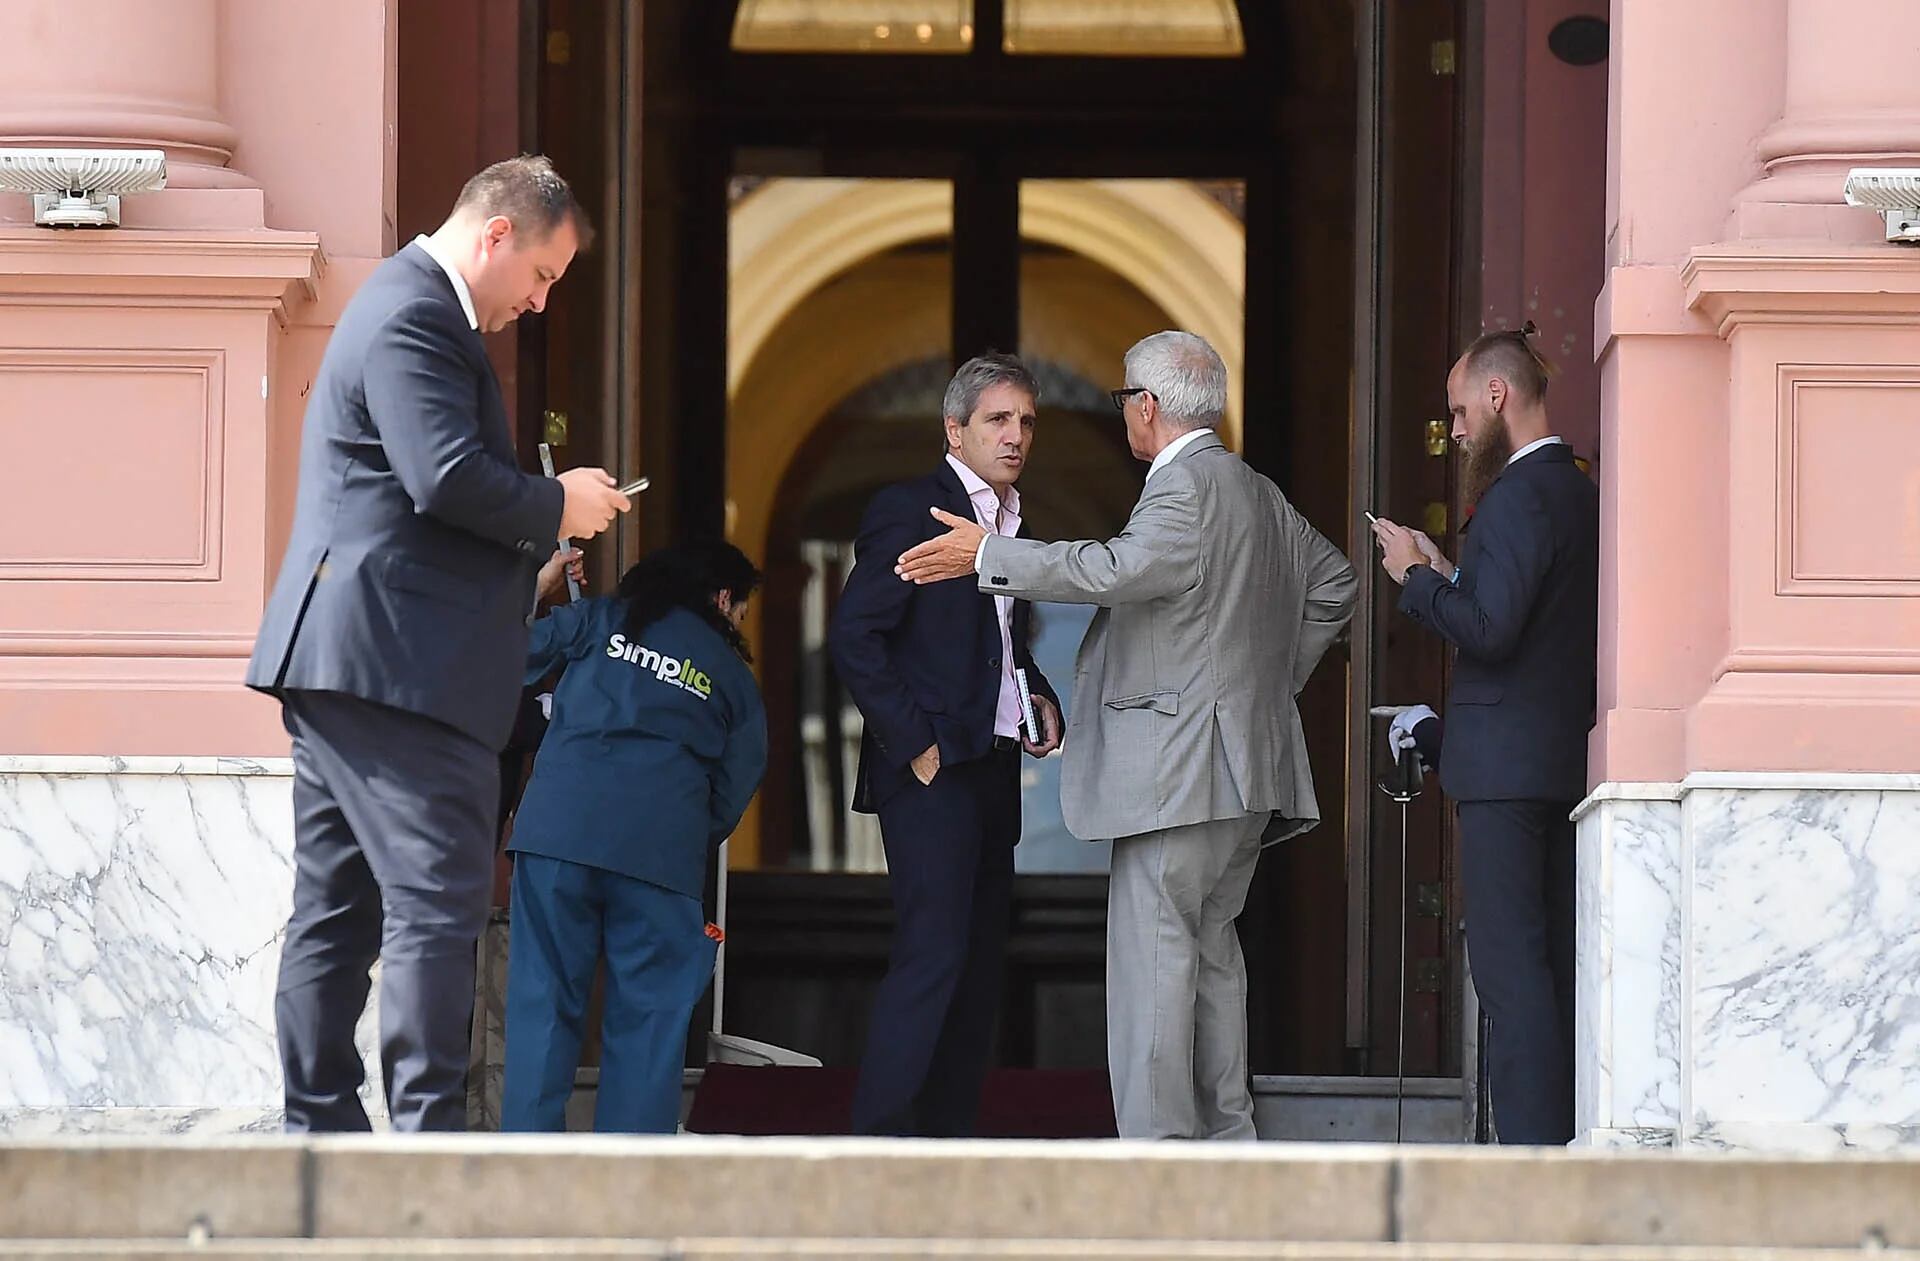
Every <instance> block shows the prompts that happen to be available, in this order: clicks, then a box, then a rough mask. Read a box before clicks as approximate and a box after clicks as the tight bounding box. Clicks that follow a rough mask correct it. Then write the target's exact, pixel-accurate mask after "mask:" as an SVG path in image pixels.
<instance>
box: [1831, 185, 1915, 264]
mask: <svg viewBox="0 0 1920 1261" xmlns="http://www.w3.org/2000/svg"><path fill="white" fill-rule="evenodd" d="M1844 191H1845V193H1846V198H1847V204H1848V205H1849V206H1866V207H1869V208H1871V209H1873V210H1878V211H1879V212H1880V213H1881V214H1883V215H1885V216H1886V219H1887V240H1889V241H1900V242H1903V243H1905V244H1909V245H1920V167H1911V166H1907V167H1894V166H1857V167H1855V168H1854V169H1853V170H1851V171H1848V172H1847V182H1846V186H1845V189H1844Z"/></svg>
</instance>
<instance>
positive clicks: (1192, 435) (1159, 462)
mask: <svg viewBox="0 0 1920 1261" xmlns="http://www.w3.org/2000/svg"><path fill="white" fill-rule="evenodd" d="M1212 432H1213V429H1212V428H1211V427H1210V426H1207V425H1202V426H1201V427H1200V428H1198V429H1189V430H1187V432H1185V433H1183V434H1181V435H1180V436H1179V437H1178V438H1175V439H1174V440H1173V441H1172V442H1169V443H1168V444H1167V445H1166V446H1164V447H1162V448H1160V454H1159V455H1156V456H1154V457H1153V463H1151V464H1149V465H1147V476H1148V477H1152V476H1153V475H1154V474H1155V473H1158V472H1159V471H1160V470H1161V469H1163V468H1165V467H1167V465H1169V464H1171V463H1173V457H1174V456H1176V455H1179V454H1180V453H1181V452H1182V451H1185V450H1186V449H1187V448H1188V447H1190V446H1192V445H1193V444H1194V442H1195V441H1196V440H1197V439H1199V438H1201V437H1203V436H1204V435H1206V434H1210V433H1212Z"/></svg>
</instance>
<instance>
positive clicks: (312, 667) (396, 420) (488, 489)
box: [247, 157, 631, 1131]
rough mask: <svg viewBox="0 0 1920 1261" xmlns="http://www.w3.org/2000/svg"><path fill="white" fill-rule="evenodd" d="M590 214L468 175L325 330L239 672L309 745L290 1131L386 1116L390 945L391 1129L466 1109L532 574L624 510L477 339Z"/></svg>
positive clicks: (553, 196) (297, 798) (300, 786)
mask: <svg viewBox="0 0 1920 1261" xmlns="http://www.w3.org/2000/svg"><path fill="white" fill-rule="evenodd" d="M590 233H591V229H590V228H589V227H588V226H587V222H586V218H585V216H584V214H583V213H582V212H581V210H580V207H579V206H578V204H577V203H576V202H575V201H574V199H573V193H572V191H571V190H570V189H569V188H568V187H567V184H566V181H565V180H563V179H561V178H560V176H559V174H558V173H556V172H555V171H554V169H553V166H552V164H551V163H550V162H548V161H547V159H545V158H544V157H520V158H514V159H510V160H508V161H505V162H500V163H496V164H495V165H493V166H490V167H488V168H487V169H486V170H484V171H482V172H480V174H478V175H476V176H474V177H473V179H472V180H470V181H468V183H467V186H466V187H465V188H464V189H463V190H462V191H461V193H460V197H459V200H458V201H457V202H456V203H455V205H454V208H453V213H452V214H451V215H450V216H449V217H448V219H447V221H446V222H445V223H444V224H442V225H441V226H440V228H439V229H438V230H437V231H435V232H434V234H433V235H432V236H430V237H429V236H422V237H419V238H416V239H415V240H414V241H413V243H412V244H410V245H408V246H407V247H406V248H405V249H402V250H401V251H400V252H399V253H397V254H395V255H394V256H393V257H392V258H389V259H388V260H387V261H386V262H384V263H382V264H381V265H380V266H379V267H378V268H377V269H375V271H374V273H373V274H372V275H371V276H369V277H368V278H367V280H366V282H365V283H364V284H363V285H362V286H361V287H360V290H359V292H357V293H356V294H355V295H354V296H353V299H352V300H351V301H350V302H349V303H348V304H347V306H346V309H345V310H344V311H342V312H341V314H340V322H339V324H338V326H337V327H336V328H335V329H334V332H333V337H332V339H331V340H330V341H329V342H328V344H327V350H326V355H325V357H324V358H323V359H322V360H321V363H320V371H319V374H318V376H316V378H315V379H314V383H313V394H312V398H311V400H310V401H309V403H308V404H307V415H306V423H305V428H304V431H303V433H302V436H301V449H300V486H299V495H298V498H297V500H296V503H295V508H294V518H293V531H292V535H291V537H290V538H289V540H288V543H287V551H286V556H285V558H284V559H283V560H282V562H281V565H280V573H279V579H278V581H277V582H276V584H275V586H274V590H273V595H272V597H271V598H270V599H269V601H268V603H267V608H266V614H265V617H264V618H263V619H262V621H261V625H260V633H259V637H258V639H257V641H256V643H255V646H254V652H253V660H252V663H251V664H250V665H249V667H248V670H247V684H248V686H250V687H254V688H258V689H260V690H261V691H264V692H268V693H270V694H272V695H274V696H277V697H279V699H280V702H281V709H282V717H283V721H284V722H285V724H286V728H287V732H288V734H289V735H290V736H291V737H292V740H293V768H294V782H293V809H294V886H293V914H292V917H291V919H290V920H289V921H288V923H287V932H286V937H285V940H284V941H283V943H282V945H281V955H280V980H279V989H278V992H277V994H276V997H275V1000H274V1016H275V1022H276V1024H277V1025H278V1028H279V1036H280V1060H281V1068H282V1071H283V1073H284V1074H285V1079H286V1108H287V1112H286V1127H287V1129H288V1130H290V1131H306V1130H364V1129H367V1128H368V1124H367V1116H366V1112H365V1110H364V1109H363V1108H362V1107H361V1106H360V1100H359V1097H358V1090H359V1087H360V1084H361V1081H362V1077H363V1074H362V1071H361V1067H360V1058H359V1056H358V1054H356V1052H355V1050H354V1045H353V1029H354V1024H355V1022H356V1021H357V1020H358V1019H359V1017H360V1013H361V1010H362V1009H363V1008H364V1007H365V1006H366V1000H367V990H368V987H369V984H370V982H369V978H368V970H369V969H370V968H371V966H372V964H373V962H374V960H375V958H376V957H377V958H379V959H380V961H381V981H380V1050H381V1064H382V1068H383V1077H384V1078H385V1082H384V1084H385V1087H386V1096H387V1107H388V1113H389V1115H390V1117H391V1119H392V1123H393V1128H394V1129H396V1130H457V1129H464V1128H465V1127H466V1068H467V1058H468V1055H467V1048H468V1042H469V1021H470V1019H471V1012H472V1006H473V985H474V943H475V942H476V940H477V939H478V938H479V935H480V930H481V927H482V926H483V924H484V923H485V920H486V913H487V902H488V895H489V892H490V889H491V877H492V869H493V849H494V831H495V824H496V817H495V811H496V809H497V807H498V804H499V803H498V793H499V775H500V767H499V762H498V760H497V759H498V754H499V751H500V749H501V747H502V746H503V745H504V744H505V743H506V740H507V736H508V733H509V731H510V730H511V728H512V725H513V717H514V707H515V705H516V703H517V702H518V700H519V696H520V674H521V670H522V668H523V667H524V665H525V662H526V653H527V621H528V618H529V614H530V613H531V610H532V607H533V600H534V578H535V574H536V572H537V571H538V569H539V568H540V565H541V562H543V561H545V560H546V559H547V558H548V557H549V556H550V555H552V553H553V552H554V541H555V539H556V538H557V537H559V536H561V535H567V536H571V537H575V538H586V537H589V536H591V535H594V534H598V533H599V532H600V531H601V530H604V529H605V528H606V527H607V525H608V524H609V523H610V522H611V521H612V520H613V518H614V516H615V515H616V514H617V513H619V512H624V511H626V510H627V509H628V508H629V507H630V506H631V505H630V504H629V503H628V502H627V500H626V499H625V498H624V497H623V496H621V495H620V494H619V492H618V491H617V490H616V489H615V488H614V484H613V479H612V478H611V477H609V476H607V474H606V473H605V472H603V471H602V470H600V469H570V470H568V471H567V472H566V473H563V474H562V475H561V476H560V477H559V478H558V479H555V480H549V479H546V478H542V477H538V476H530V475H528V474H526V473H523V472H521V471H520V469H519V468H518V467H517V465H516V462H515V458H514V449H513V438H512V434H511V432H510V430H509V429H508V426H507V414H506V406H505V404H504V402H503V401H502V399H501V395H500V383H499V381H498V380H497V379H495V377H494V374H493V369H492V367H491V366H490V365H489V363H488V361H487V351H486V346H485V344H484V343H483V342H482V341H481V339H480V335H481V333H482V332H494V331H496V330H499V329H502V328H505V327H506V326H507V325H508V324H510V323H512V322H513V321H514V320H515V319H516V318H518V317H519V316H520V315H522V314H524V313H525V312H527V311H539V310H541V309H543V308H544V307H545V305H546V301H547V293H548V291H549V290H550V289H551V288H552V287H553V284H554V282H555V281H557V280H559V279H560V276H561V274H562V273H564V272H565V271H566V269H567V265H568V264H569V263H570V262H571V261H572V259H573V256H574V252H575V251H576V250H577V249H579V248H581V247H583V246H584V245H586V244H587V243H588V240H589V237H590Z"/></svg>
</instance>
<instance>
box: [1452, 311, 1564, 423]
mask: <svg viewBox="0 0 1920 1261" xmlns="http://www.w3.org/2000/svg"><path fill="white" fill-rule="evenodd" d="M1539 331H1540V330H1539V329H1537V328H1535V327H1534V325H1533V321H1532V320H1528V321H1527V322H1526V323H1525V324H1524V325H1522V326H1521V327H1519V328H1510V329H1501V330H1498V331H1496V332H1492V333H1482V334H1480V336H1478V337H1476V338H1474V340H1473V345H1471V346H1469V347H1467V353H1466V354H1464V355H1462V356H1461V357H1460V358H1461V362H1462V363H1464V364H1465V365H1466V370H1467V374H1468V375H1469V376H1474V377H1499V378H1500V379H1501V380H1502V381H1505V382H1506V383H1507V385H1508V387H1509V388H1511V389H1512V390H1513V392H1514V393H1515V394H1518V395H1519V396H1520V398H1521V399H1522V400H1523V401H1525V402H1529V403H1537V402H1539V401H1541V400H1542V399H1544V398H1546V397H1547V382H1548V381H1549V380H1551V379H1552V378H1553V376H1554V374H1555V373H1556V372H1557V371H1558V369H1557V368H1555V367H1554V365H1553V362H1552V360H1550V359H1548V358H1547V357H1546V356H1545V355H1543V354H1541V353H1540V352H1539V351H1538V350H1536V349H1534V345H1533V342H1532V341H1531V340H1529V339H1531V338H1532V337H1533V335H1534V334H1536V333H1538V332H1539Z"/></svg>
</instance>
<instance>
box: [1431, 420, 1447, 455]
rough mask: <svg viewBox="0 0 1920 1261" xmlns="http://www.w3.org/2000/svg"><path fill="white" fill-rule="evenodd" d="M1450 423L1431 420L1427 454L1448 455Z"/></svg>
mask: <svg viewBox="0 0 1920 1261" xmlns="http://www.w3.org/2000/svg"><path fill="white" fill-rule="evenodd" d="M1448 428H1449V425H1448V422H1446V421H1444V420H1430V421H1428V422H1427V454H1428V455H1436V456H1437V455H1445V454H1446V453H1447V430H1448Z"/></svg>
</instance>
